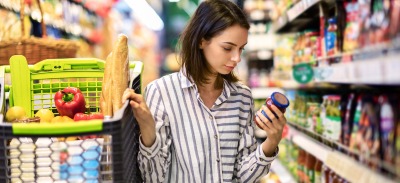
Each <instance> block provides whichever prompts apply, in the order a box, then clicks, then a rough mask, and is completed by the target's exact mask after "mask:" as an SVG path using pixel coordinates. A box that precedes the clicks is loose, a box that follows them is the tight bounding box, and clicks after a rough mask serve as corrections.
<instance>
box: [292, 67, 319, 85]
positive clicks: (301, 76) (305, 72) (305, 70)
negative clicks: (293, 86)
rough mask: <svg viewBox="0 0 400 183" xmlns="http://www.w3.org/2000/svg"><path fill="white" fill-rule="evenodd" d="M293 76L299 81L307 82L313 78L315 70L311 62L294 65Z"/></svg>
mask: <svg viewBox="0 0 400 183" xmlns="http://www.w3.org/2000/svg"><path fill="white" fill-rule="evenodd" d="M293 77H294V79H295V80H296V81H297V82H299V83H301V84H306V83H308V82H310V81H311V80H312V79H313V77H314V71H313V69H312V67H311V66H310V64H307V63H303V64H298V65H296V66H294V67H293Z"/></svg>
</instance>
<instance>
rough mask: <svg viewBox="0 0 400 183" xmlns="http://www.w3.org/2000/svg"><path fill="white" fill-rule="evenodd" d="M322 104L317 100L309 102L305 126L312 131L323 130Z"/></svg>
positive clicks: (319, 131) (318, 131)
mask: <svg viewBox="0 0 400 183" xmlns="http://www.w3.org/2000/svg"><path fill="white" fill-rule="evenodd" d="M319 107H320V104H319V103H317V102H309V103H307V114H306V117H307V122H306V126H305V128H307V129H308V130H310V131H313V132H316V133H319V134H321V133H322V132H321V131H322V128H323V127H322V121H321V118H320V109H319Z"/></svg>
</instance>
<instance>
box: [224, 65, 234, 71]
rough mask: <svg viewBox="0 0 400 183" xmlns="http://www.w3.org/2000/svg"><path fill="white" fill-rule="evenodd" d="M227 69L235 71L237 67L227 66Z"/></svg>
mask: <svg viewBox="0 0 400 183" xmlns="http://www.w3.org/2000/svg"><path fill="white" fill-rule="evenodd" d="M225 67H226V68H228V69H229V70H233V69H234V68H235V66H227V65H225Z"/></svg>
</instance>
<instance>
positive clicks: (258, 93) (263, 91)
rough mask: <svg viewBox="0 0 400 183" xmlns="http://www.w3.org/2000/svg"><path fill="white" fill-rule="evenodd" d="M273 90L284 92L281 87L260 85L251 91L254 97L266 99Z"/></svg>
mask: <svg viewBox="0 0 400 183" xmlns="http://www.w3.org/2000/svg"><path fill="white" fill-rule="evenodd" d="M273 92H281V93H285V91H284V90H282V89H281V88H275V87H262V88H252V89H251V93H252V95H253V98H254V99H267V98H268V97H269V96H271V94H272V93H273Z"/></svg>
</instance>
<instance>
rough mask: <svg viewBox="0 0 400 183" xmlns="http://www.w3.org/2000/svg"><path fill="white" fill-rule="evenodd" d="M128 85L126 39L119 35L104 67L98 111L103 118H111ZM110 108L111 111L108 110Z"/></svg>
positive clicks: (120, 102) (117, 108)
mask: <svg viewBox="0 0 400 183" xmlns="http://www.w3.org/2000/svg"><path fill="white" fill-rule="evenodd" d="M128 84H129V60H128V38H127V37H126V35H123V34H120V35H119V36H118V40H117V43H116V45H115V46H114V48H113V51H112V52H111V53H110V54H109V56H108V57H107V60H106V65H105V67H104V77H103V87H102V94H101V95H100V96H101V97H100V109H101V112H102V113H103V114H104V115H105V116H112V115H113V113H115V112H116V111H118V110H119V109H120V108H121V107H122V104H123V102H122V101H121V99H122V95H123V93H124V91H125V90H126V88H128ZM110 108H111V109H110Z"/></svg>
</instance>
